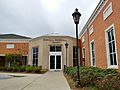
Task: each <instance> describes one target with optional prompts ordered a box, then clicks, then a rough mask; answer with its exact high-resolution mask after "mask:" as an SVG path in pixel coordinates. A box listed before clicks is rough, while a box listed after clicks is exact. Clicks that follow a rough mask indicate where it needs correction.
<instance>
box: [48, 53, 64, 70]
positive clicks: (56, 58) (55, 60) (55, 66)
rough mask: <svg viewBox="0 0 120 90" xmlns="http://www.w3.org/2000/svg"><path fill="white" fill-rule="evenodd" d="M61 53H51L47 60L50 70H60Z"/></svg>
mask: <svg viewBox="0 0 120 90" xmlns="http://www.w3.org/2000/svg"><path fill="white" fill-rule="evenodd" d="M61 57H62V55H61V53H51V55H50V60H49V69H50V70H61V69H62V58H61Z"/></svg>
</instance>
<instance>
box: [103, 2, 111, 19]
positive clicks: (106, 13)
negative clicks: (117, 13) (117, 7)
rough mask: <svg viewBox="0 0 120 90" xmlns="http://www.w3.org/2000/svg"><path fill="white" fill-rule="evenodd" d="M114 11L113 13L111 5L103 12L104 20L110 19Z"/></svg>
mask: <svg viewBox="0 0 120 90" xmlns="http://www.w3.org/2000/svg"><path fill="white" fill-rule="evenodd" d="M112 12H113V11H112V3H110V4H109V5H108V7H107V8H106V9H105V10H104V12H103V18H104V20H105V19H106V18H107V17H108V16H110V14H111V13H112Z"/></svg>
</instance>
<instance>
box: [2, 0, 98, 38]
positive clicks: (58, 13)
mask: <svg viewBox="0 0 120 90" xmlns="http://www.w3.org/2000/svg"><path fill="white" fill-rule="evenodd" d="M99 1H100V0H94V2H93V0H92V2H91V0H0V33H17V34H23V35H28V36H32V37H36V36H40V35H43V34H49V33H53V32H59V33H61V34H66V35H72V36H75V35H74V32H75V30H74V29H75V27H74V23H73V19H72V13H73V12H74V9H75V8H76V7H77V8H78V9H79V11H80V13H81V14H82V16H81V19H80V24H79V29H80V30H81V29H82V27H83V26H84V24H85V23H86V21H87V20H88V18H89V17H90V15H91V13H92V11H93V10H94V9H95V7H96V5H97V3H98V2H99Z"/></svg>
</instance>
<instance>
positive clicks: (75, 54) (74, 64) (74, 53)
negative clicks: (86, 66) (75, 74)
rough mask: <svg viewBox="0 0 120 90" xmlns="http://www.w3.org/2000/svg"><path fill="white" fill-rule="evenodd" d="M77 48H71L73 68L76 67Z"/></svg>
mask: <svg viewBox="0 0 120 90" xmlns="http://www.w3.org/2000/svg"><path fill="white" fill-rule="evenodd" d="M77 57H78V56H77V47H73V66H77Z"/></svg>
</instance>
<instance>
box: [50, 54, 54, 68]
mask: <svg viewBox="0 0 120 90" xmlns="http://www.w3.org/2000/svg"><path fill="white" fill-rule="evenodd" d="M50 69H55V56H50Z"/></svg>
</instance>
